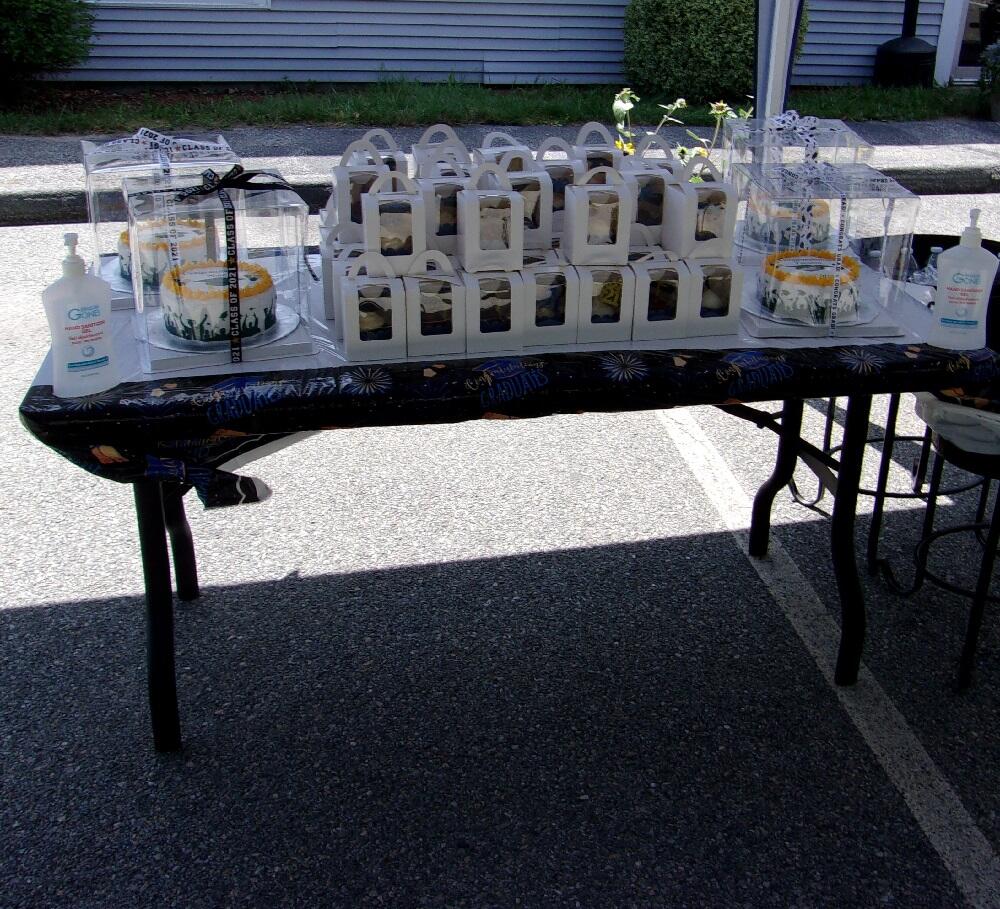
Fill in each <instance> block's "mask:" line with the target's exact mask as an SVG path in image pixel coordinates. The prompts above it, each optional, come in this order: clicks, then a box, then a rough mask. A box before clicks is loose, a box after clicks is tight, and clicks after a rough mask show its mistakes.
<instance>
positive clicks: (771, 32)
mask: <svg viewBox="0 0 1000 909" xmlns="http://www.w3.org/2000/svg"><path fill="white" fill-rule="evenodd" d="M799 3H800V0H758V2H757V86H756V89H757V94H756V111H757V116H759V117H773V116H774V115H775V114H780V113H781V112H782V110H783V108H784V106H785V86H786V85H787V84H788V73H789V70H790V67H791V61H792V54H793V52H794V49H795V20H796V18H797V16H798V10H799Z"/></svg>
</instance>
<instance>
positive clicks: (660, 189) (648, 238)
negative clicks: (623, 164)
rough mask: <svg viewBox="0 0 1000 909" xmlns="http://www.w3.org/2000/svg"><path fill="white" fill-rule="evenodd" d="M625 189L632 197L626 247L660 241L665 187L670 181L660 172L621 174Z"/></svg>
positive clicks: (642, 171) (665, 198)
mask: <svg viewBox="0 0 1000 909" xmlns="http://www.w3.org/2000/svg"><path fill="white" fill-rule="evenodd" d="M621 174H622V177H623V178H624V180H625V184H626V186H628V188H629V190H630V191H631V193H632V206H633V207H632V212H633V215H632V227H631V230H630V233H629V244H630V245H631V246H632V247H633V248H634V247H636V246H649V245H651V244H654V243H659V242H660V240H661V239H662V238H663V222H664V219H665V218H666V209H667V184H668V183H672V182H674V177H673V175H671V174H670V173H668V172H667V171H662V170H623V171H622V172H621Z"/></svg>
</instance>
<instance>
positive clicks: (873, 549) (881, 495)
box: [867, 394, 899, 574]
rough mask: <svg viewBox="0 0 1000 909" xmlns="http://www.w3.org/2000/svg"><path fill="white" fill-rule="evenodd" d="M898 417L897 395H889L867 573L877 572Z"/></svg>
mask: <svg viewBox="0 0 1000 909" xmlns="http://www.w3.org/2000/svg"><path fill="white" fill-rule="evenodd" d="M898 417H899V395H896V394H894V395H889V412H888V414H886V418H885V435H884V436H883V437H882V459H881V460H880V461H879V465H878V483H877V484H876V485H875V502H874V507H873V508H872V522H871V525H870V526H869V529H868V552H867V556H868V573H869V574H878V542H879V537H880V535H881V533H882V514H883V512H884V510H885V493H886V489H888V487H889V468H890V467H891V466H892V450H893V448H894V447H895V445H896V420H897V419H898Z"/></svg>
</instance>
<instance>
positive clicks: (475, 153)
mask: <svg viewBox="0 0 1000 909" xmlns="http://www.w3.org/2000/svg"><path fill="white" fill-rule="evenodd" d="M506 155H512V156H513V163H512V164H511V165H510V166H508V167H507V168H505V170H509V171H524V170H530V169H531V166H532V162H533V161H534V160H535V156H534V153H533V152H532V151H531V149H530V148H529V147H528V146H527V145H525V144H524V143H523V142H518V141H517V139H515V138H514V137H513V136H511V135H509V134H508V133H500V132H492V133H487V134H486V135H485V136H483V142H482V145H480V147H479V148H474V149H473V150H472V160H473V162H474V163H475V164H499V163H500V159H501V158H503V157H505V156H506Z"/></svg>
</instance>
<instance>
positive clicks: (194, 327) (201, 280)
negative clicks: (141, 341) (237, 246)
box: [160, 259, 277, 344]
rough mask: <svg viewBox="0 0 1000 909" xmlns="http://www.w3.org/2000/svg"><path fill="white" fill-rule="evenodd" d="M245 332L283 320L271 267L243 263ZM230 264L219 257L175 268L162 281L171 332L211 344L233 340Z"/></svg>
mask: <svg viewBox="0 0 1000 909" xmlns="http://www.w3.org/2000/svg"><path fill="white" fill-rule="evenodd" d="M239 274H240V334H241V336H242V337H244V338H249V337H252V336H253V335H257V334H260V333H261V332H264V331H267V329H269V328H271V326H273V325H274V324H275V322H276V321H277V313H276V309H277V297H276V295H275V292H274V282H273V281H272V280H271V275H270V274H269V273H268V271H267V269H266V268H262V267H261V266H260V265H255V264H254V263H252V262H240V263H239ZM228 284H229V282H228V273H227V271H226V263H225V262H222V261H220V260H218V259H212V260H209V259H202V260H201V261H199V262H189V263H187V264H186V265H182V266H180V267H179V268H171V269H170V270H169V271H168V272H167V273H166V274H165V275H164V276H163V280H162V282H161V285H160V304H161V306H162V307H163V324H164V327H165V328H166V330H167V331H168V332H170V334H172V335H175V336H176V337H178V338H184V339H185V340H187V341H198V342H202V343H205V344H213V343H218V342H219V341H226V340H228V339H229V286H228Z"/></svg>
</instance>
